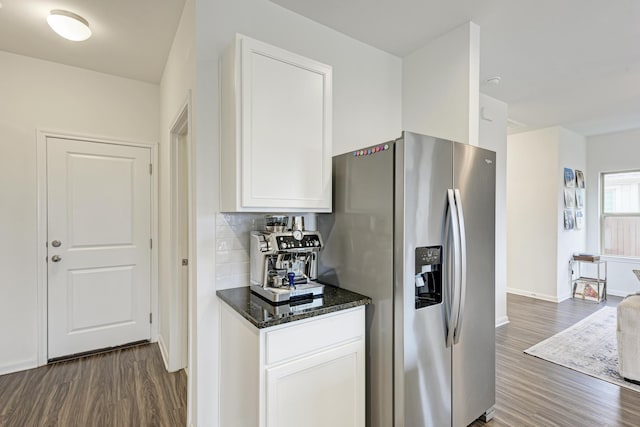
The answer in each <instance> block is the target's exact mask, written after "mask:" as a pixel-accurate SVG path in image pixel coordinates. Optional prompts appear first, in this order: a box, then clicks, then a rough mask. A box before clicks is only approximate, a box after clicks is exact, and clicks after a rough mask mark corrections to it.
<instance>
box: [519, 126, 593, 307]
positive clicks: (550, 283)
mask: <svg viewBox="0 0 640 427" xmlns="http://www.w3.org/2000/svg"><path fill="white" fill-rule="evenodd" d="M507 146H508V156H507V157H508V158H507V224H508V225H507V244H508V247H509V252H508V258H507V283H508V287H507V291H508V292H511V293H515V294H520V295H526V296H531V297H535V298H539V299H544V300H549V301H555V302H559V301H562V300H564V299H566V298H569V297H570V296H571V292H570V285H569V259H570V258H571V255H572V254H573V253H574V252H582V251H584V250H585V247H586V228H585V229H582V230H564V188H565V187H564V168H565V167H567V168H571V169H579V170H582V171H583V172H584V171H585V170H586V166H587V165H586V143H585V139H584V137H583V136H581V135H579V134H577V133H575V132H572V131H569V130H567V129H564V128H561V127H557V126H556V127H551V128H546V129H541V130H536V131H531V132H524V133H519V134H515V135H509V137H508V138H507Z"/></svg>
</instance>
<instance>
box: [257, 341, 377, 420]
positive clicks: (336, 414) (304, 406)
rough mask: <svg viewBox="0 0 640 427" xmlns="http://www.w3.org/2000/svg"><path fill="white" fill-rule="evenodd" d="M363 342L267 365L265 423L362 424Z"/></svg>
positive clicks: (363, 400)
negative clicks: (274, 364)
mask: <svg viewBox="0 0 640 427" xmlns="http://www.w3.org/2000/svg"><path fill="white" fill-rule="evenodd" d="M364 354H365V350H364V340H359V341H356V342H352V343H350V344H346V345H343V346H340V347H336V348H334V349H331V350H327V351H324V352H321V353H316V354H314V355H312V356H309V357H306V358H302V359H297V360H295V361H293V362H289V363H285V364H282V365H278V366H275V367H272V368H267V371H266V391H267V393H266V412H267V427H300V426H305V427H326V426H331V427H362V426H364V423H365V389H364V385H365V381H364V367H365V362H364Z"/></svg>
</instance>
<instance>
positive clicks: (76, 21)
mask: <svg viewBox="0 0 640 427" xmlns="http://www.w3.org/2000/svg"><path fill="white" fill-rule="evenodd" d="M47 23H48V24H49V26H50V27H51V29H52V30H53V31H55V32H56V33H57V34H58V35H59V36H60V37H64V38H65V39H67V40H71V41H74V42H81V41H83V40H86V39H88V38H89V37H91V29H90V28H89V23H88V22H87V20H86V19H84V18H83V17H82V16H80V15H76V14H75V13H72V12H68V11H66V10H59V9H54V10H52V11H51V12H49V16H48V17H47Z"/></svg>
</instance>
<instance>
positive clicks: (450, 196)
mask: <svg viewBox="0 0 640 427" xmlns="http://www.w3.org/2000/svg"><path fill="white" fill-rule="evenodd" d="M447 200H448V211H449V221H448V223H449V227H451V235H452V237H453V239H452V240H453V269H452V270H453V275H452V276H453V277H450V280H449V292H451V293H453V301H452V302H451V310H449V319H448V320H447V341H446V345H447V347H451V346H452V345H453V338H454V331H455V328H456V325H457V323H458V315H459V313H460V310H459V309H460V260H459V258H460V235H459V232H460V230H459V226H458V224H459V222H458V209H457V208H456V202H455V196H454V192H453V190H452V189H449V190H447ZM447 243H448V242H447Z"/></svg>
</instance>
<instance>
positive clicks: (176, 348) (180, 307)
mask: <svg viewBox="0 0 640 427" xmlns="http://www.w3.org/2000/svg"><path fill="white" fill-rule="evenodd" d="M178 111H179V112H178V114H177V116H176V118H175V119H174V120H173V122H172V124H171V128H170V131H169V150H170V155H169V159H170V160H169V162H170V164H169V186H170V187H169V200H170V202H169V203H170V205H171V207H170V211H169V227H170V230H171V231H170V249H169V253H170V257H171V259H170V262H169V277H170V281H171V282H170V284H169V286H170V289H169V293H170V295H171V298H170V299H169V329H170V332H169V336H170V338H169V341H170V343H168V344H169V348H168V354H167V360H166V361H165V363H166V365H167V366H166V368H167V370H168V371H170V372H175V371H177V370H180V369H182V368H185V367H189V365H190V364H189V359H190V354H191V349H190V348H189V349H188V350H187V357H186V360H185V359H184V358H183V355H182V354H183V349H184V348H185V347H186V346H188V345H189V343H190V342H191V338H190V337H189V335H190V332H189V331H190V330H191V326H190V320H189V319H191V311H192V310H191V307H192V302H191V295H192V292H193V282H194V277H195V270H194V266H193V265H194V260H195V256H194V254H195V246H194V244H193V242H195V241H196V237H195V235H194V229H195V228H194V227H193V224H194V222H193V221H194V212H195V209H194V208H193V202H194V200H195V198H194V193H193V172H192V160H191V159H192V156H191V152H192V145H193V144H192V137H191V133H192V128H191V91H189V92H188V93H187V97H186V99H185V101H184V102H183V103H182V105H181V106H180V109H179V110H178ZM184 136H186V141H185V143H186V144H187V146H186V157H187V158H186V161H187V171H188V175H187V218H188V222H189V231H188V236H189V237H188V241H189V248H188V251H189V265H188V266H187V269H188V277H189V279H188V284H187V301H184V300H183V298H182V295H183V294H182V289H180V288H179V286H178V284H179V283H180V282H181V280H180V279H179V277H180V274H182V271H181V267H180V266H179V265H178V264H177V260H178V258H179V255H178V247H179V236H178V233H179V230H180V228H181V227H180V224H179V215H178V209H179V190H178V181H179V179H178V173H179V172H178V171H179V166H178V162H179V155H178V150H179V144H181V143H182V142H181V140H182V137H184ZM185 305H186V306H187V310H186V312H185V310H184V307H185ZM185 317H186V318H187V335H186V336H184V333H183V331H182V328H181V325H182V323H181V322H182V319H184V318H185Z"/></svg>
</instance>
